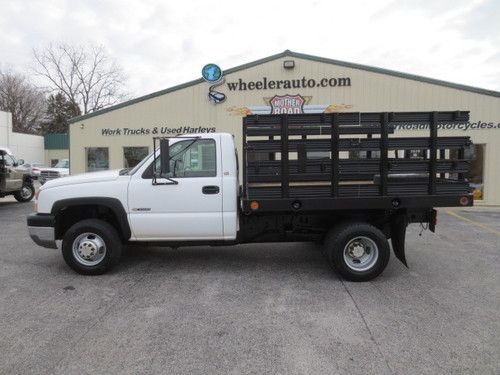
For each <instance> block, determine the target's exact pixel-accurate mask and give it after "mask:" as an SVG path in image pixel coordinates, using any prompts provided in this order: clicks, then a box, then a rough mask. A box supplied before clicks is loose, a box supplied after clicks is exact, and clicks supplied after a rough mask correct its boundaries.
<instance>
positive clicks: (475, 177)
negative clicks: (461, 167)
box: [467, 145, 485, 199]
mask: <svg viewBox="0 0 500 375" xmlns="http://www.w3.org/2000/svg"><path fill="white" fill-rule="evenodd" d="M484 146H485V145H474V156H475V157H474V159H473V160H472V161H471V165H470V170H469V173H468V175H467V178H468V179H469V182H470V186H471V187H472V189H473V196H474V199H484V180H483V173H484V148H485V147H484Z"/></svg>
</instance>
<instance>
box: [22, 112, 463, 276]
mask: <svg viewBox="0 0 500 375" xmlns="http://www.w3.org/2000/svg"><path fill="white" fill-rule="evenodd" d="M468 118H469V113H468V112H404V113H333V114H301V115H258V116H257V115H255V116H247V117H245V118H244V119H243V147H242V150H243V157H242V161H243V163H242V169H243V170H242V175H243V181H242V185H241V186H240V183H239V171H238V157H237V153H236V148H235V144H234V137H233V136H232V135H231V134H225V133H212V134H210V133H209V134H199V135H189V136H178V137H171V138H168V137H165V138H154V141H153V142H154V144H153V146H154V147H153V150H154V152H153V154H151V155H149V156H148V157H146V158H145V159H144V160H143V161H142V162H141V163H139V164H138V165H137V166H136V167H134V168H133V169H131V170H128V169H125V170H122V171H118V170H116V171H103V172H96V173H88V174H83V175H77V176H71V177H68V178H64V179H60V180H53V181H49V182H47V183H46V184H45V185H44V186H43V187H42V188H41V189H40V191H39V193H38V196H37V213H35V214H32V215H30V216H29V217H28V220H27V221H28V228H29V232H30V235H31V238H32V239H33V240H34V241H35V242H36V243H37V244H39V245H41V246H45V247H51V248H57V246H56V240H62V254H63V257H64V259H65V261H66V263H67V264H68V265H69V266H70V267H71V268H73V269H74V270H75V271H77V272H79V273H82V274H101V273H104V272H106V271H107V270H108V269H109V268H110V267H112V266H113V265H114V264H116V263H117V262H118V260H119V259H120V255H121V251H122V245H123V244H125V243H128V244H134V243H135V244H139V245H142V246H146V245H165V246H174V247H177V246H188V245H233V244H241V243H250V242H272V241H274V242H289V241H311V242H312V241H322V242H323V243H324V253H325V255H326V257H327V259H328V261H329V262H330V264H331V265H332V266H333V268H334V269H336V270H337V271H338V273H339V274H340V275H342V276H343V277H344V278H346V279H348V280H353V281H366V280H371V279H373V278H374V277H376V276H377V275H379V274H380V273H381V272H382V271H383V270H384V268H385V267H386V265H387V263H388V260H389V256H390V254H389V252H390V246H389V242H388V240H389V239H390V240H391V242H392V247H393V250H394V253H395V255H396V257H397V258H398V259H399V260H401V261H402V262H403V263H404V264H405V265H406V258H405V233H406V227H407V225H408V224H409V223H422V225H424V224H428V227H429V228H430V230H431V231H434V230H435V226H436V210H435V209H434V207H451V206H472V204H473V199H472V194H471V189H470V186H469V183H468V182H467V180H466V179H465V173H466V172H467V170H468V168H469V164H470V163H469V161H468V160H467V155H469V154H468V152H467V151H468V149H470V147H471V146H472V143H471V141H470V139H469V137H438V136H437V126H438V124H440V123H457V122H460V123H461V122H466V121H468ZM397 123H412V124H425V125H426V126H428V127H429V129H430V132H429V136H428V137H405V138H402V137H395V136H394V134H393V133H394V132H393V125H394V124H397ZM411 150H424V151H425V152H424V154H425V155H429V156H428V158H427V159H425V160H424V159H412V158H410V157H409V156H408V155H409V154H411V152H410V151H411ZM443 150H453V152H449V151H446V152H445V151H443ZM360 151H363V152H364V153H365V154H364V155H366V157H365V158H364V159H360V158H359V157H360V156H359V155H360V154H361V153H360ZM438 151H439V155H438ZM455 151H458V152H455ZM309 153H311V154H309ZM309 155H310V156H311V157H309ZM405 155H406V156H405ZM456 155H458V157H457V156H456ZM351 156H352V157H351ZM438 156H439V158H438Z"/></svg>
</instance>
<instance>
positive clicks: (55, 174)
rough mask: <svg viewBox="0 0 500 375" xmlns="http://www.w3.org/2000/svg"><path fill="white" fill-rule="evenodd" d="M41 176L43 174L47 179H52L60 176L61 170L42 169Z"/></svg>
mask: <svg viewBox="0 0 500 375" xmlns="http://www.w3.org/2000/svg"><path fill="white" fill-rule="evenodd" d="M40 176H42V177H43V178H44V179H45V180H52V179H54V178H59V177H60V175H59V172H56V171H41V172H40Z"/></svg>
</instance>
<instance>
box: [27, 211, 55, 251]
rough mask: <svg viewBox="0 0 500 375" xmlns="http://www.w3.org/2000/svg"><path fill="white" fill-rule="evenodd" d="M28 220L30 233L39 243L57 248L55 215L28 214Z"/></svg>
mask: <svg viewBox="0 0 500 375" xmlns="http://www.w3.org/2000/svg"><path fill="white" fill-rule="evenodd" d="M27 221H28V232H29V235H30V237H31V239H32V240H33V241H34V242H35V243H36V244H37V245H40V246H43V247H48V248H50V249H57V244H56V239H55V230H54V223H55V220H54V215H49V214H31V215H28V219H27Z"/></svg>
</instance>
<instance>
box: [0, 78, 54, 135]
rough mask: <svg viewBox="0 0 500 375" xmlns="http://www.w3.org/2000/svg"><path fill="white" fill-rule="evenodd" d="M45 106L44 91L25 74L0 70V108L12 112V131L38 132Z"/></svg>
mask: <svg viewBox="0 0 500 375" xmlns="http://www.w3.org/2000/svg"><path fill="white" fill-rule="evenodd" d="M46 108H47V102H46V100H45V95H44V93H43V92H42V91H40V90H39V89H38V88H36V87H35V86H34V85H32V84H31V83H29V82H28V80H27V78H26V77H25V76H23V75H21V74H18V73H14V72H10V71H8V72H1V71H0V110H2V111H7V112H10V113H12V130H13V131H16V132H21V133H31V134H36V133H39V132H40V126H41V123H42V121H43V119H44V116H45V111H46Z"/></svg>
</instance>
